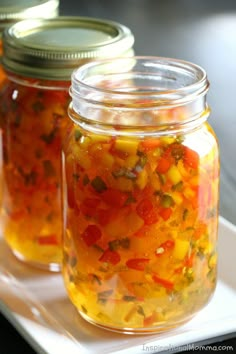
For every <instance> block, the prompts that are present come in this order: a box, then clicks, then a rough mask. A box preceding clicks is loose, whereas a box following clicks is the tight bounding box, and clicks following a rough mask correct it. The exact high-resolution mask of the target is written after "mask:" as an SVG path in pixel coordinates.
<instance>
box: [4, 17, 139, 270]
mask: <svg viewBox="0 0 236 354" xmlns="http://www.w3.org/2000/svg"><path fill="white" fill-rule="evenodd" d="M45 38H47V41H45ZM133 42H134V38H133V35H132V34H131V32H130V31H129V29H128V28H126V27H125V26H123V25H120V24H118V23H115V22H111V21H106V20H99V19H92V18H82V17H60V18H56V19H51V20H34V21H28V20H25V21H22V22H18V23H17V24H15V25H13V26H12V27H10V28H9V29H8V30H6V31H5V32H4V36H3V48H4V56H3V65H4V69H5V70H6V72H7V75H8V80H6V81H5V82H4V85H2V87H1V89H0V97H1V102H2V104H1V107H0V126H1V128H2V131H3V156H4V161H3V201H2V210H1V231H2V234H3V235H4V238H5V240H6V241H7V243H8V245H9V246H10V248H11V249H12V251H13V252H14V254H15V255H16V256H17V257H18V258H19V259H21V260H23V261H25V262H28V263H30V264H32V265H35V266H38V267H42V268H46V269H51V270H58V269H59V268H60V264H61V256H62V248H61V234H62V218H61V174H60V164H61V158H60V156H61V141H62V138H63V135H64V133H65V131H66V129H67V123H68V122H69V123H70V120H69V118H68V115H67V108H68V102H69V85H70V77H71V72H72V71H73V69H74V68H75V67H78V66H79V65H81V64H82V63H84V62H86V61H91V60H92V59H93V58H94V57H107V56H109V55H110V56H111V55H117V54H119V55H131V54H132V45H133Z"/></svg>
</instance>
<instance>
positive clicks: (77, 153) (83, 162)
mask: <svg viewBox="0 0 236 354" xmlns="http://www.w3.org/2000/svg"><path fill="white" fill-rule="evenodd" d="M73 154H74V157H75V160H77V161H78V162H79V164H80V166H81V167H83V168H84V169H85V170H87V169H89V168H90V167H91V161H90V159H89V157H88V154H87V153H86V152H85V151H83V150H81V149H80V147H78V146H77V145H75V146H74V148H73Z"/></svg>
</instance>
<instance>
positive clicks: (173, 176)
mask: <svg viewBox="0 0 236 354" xmlns="http://www.w3.org/2000/svg"><path fill="white" fill-rule="evenodd" d="M167 176H168V178H169V179H170V180H171V182H172V183H173V184H177V183H179V182H180V181H181V180H182V176H181V173H180V172H179V170H178V168H177V167H176V166H175V165H172V166H171V167H170V168H169V170H168V172H167Z"/></svg>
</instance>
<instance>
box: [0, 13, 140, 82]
mask: <svg viewBox="0 0 236 354" xmlns="http://www.w3.org/2000/svg"><path fill="white" fill-rule="evenodd" d="M133 43H134V36H133V34H132V33H131V31H130V30H129V29H128V28H127V27H126V26H123V25H121V24H119V23H117V22H113V21H107V20H101V19H95V18H89V17H58V18H54V19H51V20H42V19H37V20H31V21H30V20H25V21H21V22H18V23H16V24H14V25H13V26H11V27H9V28H7V29H6V30H5V31H4V34H3V66H4V68H5V69H6V70H7V71H10V72H12V73H15V74H20V75H23V76H27V77H35V78H41V79H48V80H70V76H71V73H72V71H73V70H74V69H75V68H77V67H78V66H80V65H82V64H83V63H84V62H87V61H90V60H92V59H94V58H107V57H115V56H124V55H130V54H131V53H132V46H133Z"/></svg>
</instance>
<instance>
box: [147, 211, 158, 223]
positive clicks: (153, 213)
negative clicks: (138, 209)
mask: <svg viewBox="0 0 236 354" xmlns="http://www.w3.org/2000/svg"><path fill="white" fill-rule="evenodd" d="M158 219H159V216H158V214H157V212H156V211H155V209H152V210H151V211H150V212H149V214H148V215H146V216H145V217H143V220H144V222H145V224H146V225H152V224H155V223H156V222H157V221H158Z"/></svg>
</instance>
